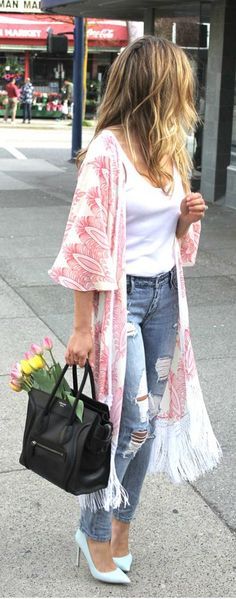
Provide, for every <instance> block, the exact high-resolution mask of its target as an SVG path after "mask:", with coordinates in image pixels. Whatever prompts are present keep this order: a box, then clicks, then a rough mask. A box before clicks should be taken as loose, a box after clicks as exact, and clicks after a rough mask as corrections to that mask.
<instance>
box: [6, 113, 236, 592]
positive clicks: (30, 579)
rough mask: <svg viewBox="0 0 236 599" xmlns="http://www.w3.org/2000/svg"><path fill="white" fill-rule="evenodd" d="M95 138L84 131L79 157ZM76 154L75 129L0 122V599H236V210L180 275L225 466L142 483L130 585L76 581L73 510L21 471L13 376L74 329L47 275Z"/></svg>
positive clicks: (66, 301)
mask: <svg viewBox="0 0 236 599" xmlns="http://www.w3.org/2000/svg"><path fill="white" fill-rule="evenodd" d="M92 134H93V129H92V128H89V127H88V128H84V129H83V146H86V144H87V143H88V142H89V140H90V138H91V136H92ZM70 147H71V126H70V124H69V123H65V124H64V123H61V122H58V123H53V125H52V127H50V125H49V124H44V126H43V128H40V127H39V125H38V124H37V125H35V126H33V127H32V128H31V127H30V125H29V126H27V125H22V126H21V125H20V123H17V124H16V125H15V126H14V128H13V127H12V128H11V127H10V126H6V125H4V124H3V123H0V206H1V221H0V223H1V224H0V257H1V260H0V338H1V355H0V387H1V421H0V427H1V433H0V435H1V437H0V438H1V456H0V477H1V478H0V481H1V485H0V487H1V492H0V493H1V502H0V510H1V528H2V530H1V537H0V553H1V556H2V557H1V571H0V596H2V597H110V596H114V597H233V596H236V580H235V573H236V537H235V532H236V513H235V496H236V477H235V471H236V434H235V395H236V392H235V389H236V368H235V363H236V302H235V298H236V236H235V230H236V211H235V210H232V209H229V208H226V207H224V206H223V205H219V204H216V205H211V204H210V205H209V210H208V211H207V214H206V218H205V219H204V221H203V225H202V236H201V242H200V250H199V254H198V259H197V264H196V266H195V267H194V268H189V269H186V270H185V276H186V285H187V291H188V301H189V310H190V325H191V331H192V340H193V348H194V351H195V356H196V360H197V366H198V371H199V378H200V381H201V385H202V389H203V394H204V399H205V403H206V407H207V410H208V413H209V416H210V419H211V422H212V425H213V428H214V431H215V434H216V436H217V438H218V440H219V442H220V444H221V446H222V449H223V456H224V457H223V461H222V463H221V465H220V466H219V467H218V469H217V470H215V471H213V472H212V473H210V474H208V475H206V476H205V477H203V478H202V479H200V480H198V481H197V482H195V483H194V484H185V485H183V486H173V485H171V484H170V483H169V482H168V481H167V480H166V479H164V478H162V477H147V479H146V482H145V484H144V488H143V492H142V500H141V505H140V508H139V510H138V512H137V517H136V519H135V522H134V525H133V528H132V535H131V551H132V553H133V555H134V565H133V568H132V572H131V576H130V577H131V583H132V584H131V585H129V587H127V588H126V587H115V586H113V587H111V586H105V585H103V584H99V583H98V582H97V581H95V580H94V579H92V577H91V575H90V574H89V571H88V567H87V565H86V563H85V561H84V560H83V559H82V566H81V569H80V570H77V569H76V566H75V555H76V547H75V542H74V532H75V529H76V526H77V525H78V521H79V509H78V501H77V500H76V498H75V497H73V496H72V495H67V494H66V493H65V492H63V491H61V490H60V489H58V488H57V487H55V486H53V485H50V483H48V482H47V481H45V480H43V479H40V478H39V477H37V476H36V475H35V474H33V473H32V472H30V471H27V470H26V469H25V468H23V467H22V466H21V465H20V464H19V455H20V451H21V443H22V435H23V429H24V423H25V414H26V407H27V397H26V394H25V393H21V394H14V393H13V391H11V390H10V388H9V386H8V381H9V376H8V373H9V371H10V368H11V366H12V365H13V363H14V362H16V361H18V360H19V359H21V357H22V355H23V353H24V352H25V351H27V350H28V348H29V346H30V344H31V343H32V342H35V343H38V342H40V340H41V339H42V338H43V337H45V336H47V335H48V336H50V337H52V338H53V340H54V346H55V355H56V356H57V358H58V361H60V362H61V363H63V361H64V351H65V346H66V343H67V339H68V336H69V334H70V330H71V326H72V318H73V306H72V293H71V291H70V290H69V289H65V288H62V287H60V286H56V285H54V284H53V283H52V281H51V279H50V278H49V276H48V274H47V271H48V269H49V268H50V266H51V265H52V263H53V261H54V258H55V257H56V255H57V252H58V250H59V247H60V243H61V240H62V235H63V232H64V227H65V223H66V220H67V216H68V211H69V208H70V204H71V199H72V195H73V190H74V188H75V184H76V167H75V165H74V164H73V163H71V162H70ZM138 539H139V542H138ZM140 540H141V542H140Z"/></svg>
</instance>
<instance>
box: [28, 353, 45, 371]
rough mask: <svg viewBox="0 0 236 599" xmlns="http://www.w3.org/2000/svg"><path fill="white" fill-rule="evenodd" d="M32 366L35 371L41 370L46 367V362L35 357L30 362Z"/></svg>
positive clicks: (39, 357)
mask: <svg viewBox="0 0 236 599" xmlns="http://www.w3.org/2000/svg"><path fill="white" fill-rule="evenodd" d="M29 364H30V366H32V368H33V370H39V369H40V368H44V367H45V362H44V360H43V359H42V357H41V356H38V355H35V356H34V357H33V358H30V360H29Z"/></svg>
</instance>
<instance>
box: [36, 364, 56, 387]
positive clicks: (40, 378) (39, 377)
mask: <svg viewBox="0 0 236 599" xmlns="http://www.w3.org/2000/svg"><path fill="white" fill-rule="evenodd" d="M31 376H32V377H33V380H34V382H33V387H35V388H36V389H40V390H41V391H44V392H45V393H51V392H52V390H53V387H55V381H54V378H53V377H50V375H49V374H48V373H47V372H46V371H45V370H44V369H43V368H40V370H36V371H35V372H33V373H32V375H31Z"/></svg>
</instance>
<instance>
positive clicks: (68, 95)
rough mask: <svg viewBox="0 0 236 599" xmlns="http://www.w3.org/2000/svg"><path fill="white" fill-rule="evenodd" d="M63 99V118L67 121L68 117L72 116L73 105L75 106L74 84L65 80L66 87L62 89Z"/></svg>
mask: <svg viewBox="0 0 236 599" xmlns="http://www.w3.org/2000/svg"><path fill="white" fill-rule="evenodd" d="M62 99H63V109H62V114H63V118H64V119H67V118H68V116H69V115H70V116H71V110H72V108H71V107H72V104H73V83H72V82H71V81H68V79H65V81H64V85H63V88H62Z"/></svg>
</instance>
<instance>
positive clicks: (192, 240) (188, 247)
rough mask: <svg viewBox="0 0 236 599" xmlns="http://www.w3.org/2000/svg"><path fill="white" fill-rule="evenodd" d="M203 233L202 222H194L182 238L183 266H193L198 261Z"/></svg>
mask: <svg viewBox="0 0 236 599" xmlns="http://www.w3.org/2000/svg"><path fill="white" fill-rule="evenodd" d="M200 233H201V222H200V221H197V222H196V223H193V224H192V225H191V226H190V227H189V230H188V232H187V233H186V235H184V236H183V237H182V238H181V240H180V256H181V262H182V266H193V265H194V264H195V261H196V257H197V251H198V246H199V239H200Z"/></svg>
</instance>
